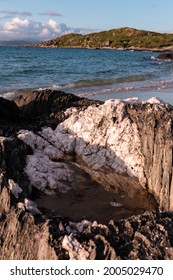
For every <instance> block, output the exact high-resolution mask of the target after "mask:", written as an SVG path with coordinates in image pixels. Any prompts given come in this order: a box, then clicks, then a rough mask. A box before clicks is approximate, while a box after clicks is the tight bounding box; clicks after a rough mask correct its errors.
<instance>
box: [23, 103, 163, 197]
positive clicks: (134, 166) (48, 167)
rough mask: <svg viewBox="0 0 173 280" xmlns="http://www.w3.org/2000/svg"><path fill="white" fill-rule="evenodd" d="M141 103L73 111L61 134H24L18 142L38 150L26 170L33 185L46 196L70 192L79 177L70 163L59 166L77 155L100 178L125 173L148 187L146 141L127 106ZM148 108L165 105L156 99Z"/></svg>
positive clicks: (58, 131) (48, 131)
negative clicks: (72, 155) (67, 157)
mask: <svg viewBox="0 0 173 280" xmlns="http://www.w3.org/2000/svg"><path fill="white" fill-rule="evenodd" d="M140 102H141V101H140V100H138V98H132V99H127V100H119V99H117V100H107V101H106V102H105V103H104V104H103V105H100V106H89V107H88V108H87V109H86V110H84V111H80V112H79V111H77V110H76V109H73V108H71V109H68V111H67V115H69V114H71V116H69V118H67V119H66V120H65V121H64V122H62V123H61V124H59V125H58V126H57V128H56V129H55V130H52V129H51V128H44V129H43V130H42V131H40V132H39V133H37V134H34V133H33V132H30V131H27V130H21V131H20V132H19V134H18V138H19V139H21V140H23V141H24V142H25V143H27V144H28V145H30V146H31V147H32V149H33V155H29V156H28V157H27V165H26V168H25V171H26V173H27V175H28V177H29V179H30V181H31V184H33V185H34V186H35V187H37V188H38V189H40V190H42V191H45V192H46V193H48V192H49V191H50V190H52V191H54V190H56V189H58V190H59V191H61V192H67V191H68V190H69V189H70V187H69V186H68V183H69V182H70V183H71V182H73V175H74V173H73V171H72V170H71V169H70V167H69V166H68V165H67V164H66V163H62V162H57V161H58V160H62V159H64V156H65V154H75V155H76V156H77V157H78V158H80V159H81V160H82V161H83V163H84V165H85V166H86V167H87V168H88V169H90V170H93V171H94V172H102V173H103V174H104V172H105V170H111V171H110V172H112V173H118V174H124V173H125V174H127V175H128V176H130V177H135V178H137V179H138V181H139V183H140V185H141V186H143V187H145V184H146V178H145V174H144V157H143V155H142V153H141V140H140V136H139V132H138V128H137V125H136V124H135V123H133V122H132V121H131V119H130V118H129V116H128V113H127V111H126V104H137V103H140ZM142 103H151V104H156V106H161V104H162V101H161V100H159V99H158V98H151V99H149V100H148V101H145V102H142ZM66 183H67V185H66Z"/></svg>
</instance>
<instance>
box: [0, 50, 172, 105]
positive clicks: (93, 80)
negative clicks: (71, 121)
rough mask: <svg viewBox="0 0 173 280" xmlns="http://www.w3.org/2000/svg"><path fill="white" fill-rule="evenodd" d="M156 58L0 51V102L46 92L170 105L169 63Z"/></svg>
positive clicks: (124, 53) (150, 54) (140, 54)
mask: <svg viewBox="0 0 173 280" xmlns="http://www.w3.org/2000/svg"><path fill="white" fill-rule="evenodd" d="M159 54H160V53H157V52H144V51H124V50H111V49H68V48H67V49H56V48H52V49H51V48H29V47H28V48H27V47H20V46H0V96H2V97H5V98H7V99H13V98H14V97H16V96H18V95H21V94H23V93H26V92H28V93H29V92H30V91H32V90H33V89H39V90H41V89H45V88H51V89H56V90H62V91H64V92H67V93H74V94H76V95H78V96H82V97H88V98H91V99H99V100H103V101H105V100H107V99H115V98H118V99H125V98H129V97H138V98H139V99H141V100H147V99H149V98H150V97H153V96H157V97H159V98H161V99H163V100H164V101H165V102H168V103H171V104H173V61H161V60H157V56H158V55H159Z"/></svg>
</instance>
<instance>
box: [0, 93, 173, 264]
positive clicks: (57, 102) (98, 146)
mask: <svg viewBox="0 0 173 280" xmlns="http://www.w3.org/2000/svg"><path fill="white" fill-rule="evenodd" d="M172 123H173V106H171V105H169V104H165V103H164V102H162V101H160V100H158V99H157V98H153V99H150V100H148V101H146V102H140V101H139V100H137V99H130V100H124V101H120V100H108V101H106V102H105V103H103V102H100V101H93V100H88V99H85V98H79V97H77V96H74V95H72V94H66V93H63V92H59V91H53V90H44V91H34V92H32V93H30V94H27V95H22V96H20V97H18V98H16V99H15V100H13V101H9V100H5V99H3V98H0V132H1V134H0V259H1V260H4V259H20V260H22V259H31V260H33V259H52V260H55V259H59V260H60V259H79V260H80V259H92V260H94V259H173V237H172V232H173V212H172V211H173V179H172V170H173V164H172V158H173V155H172V151H173V149H172V147H173V137H172Z"/></svg>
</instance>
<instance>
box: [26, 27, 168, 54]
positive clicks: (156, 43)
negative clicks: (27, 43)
mask: <svg viewBox="0 0 173 280" xmlns="http://www.w3.org/2000/svg"><path fill="white" fill-rule="evenodd" d="M31 47H41V48H89V49H120V50H121V49H122V50H139V51H169V52H173V34H168V33H158V32H151V31H145V30H138V29H134V28H129V27H123V28H118V29H111V30H108V31H101V32H96V33H90V34H87V35H82V34H66V35H63V36H61V37H58V38H55V39H52V40H49V41H45V42H41V43H38V44H33V45H31Z"/></svg>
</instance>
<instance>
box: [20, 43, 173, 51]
mask: <svg viewBox="0 0 173 280" xmlns="http://www.w3.org/2000/svg"><path fill="white" fill-rule="evenodd" d="M20 47H21V48H22V47H24V48H44V49H84V50H115V51H141V52H173V46H169V47H162V48H143V47H133V46H132V47H129V48H123V47H122V48H114V47H81V46H65V47H57V46H55V45H50V46H46V45H44V44H40V45H38V44H37V45H35V44H34V45H27V46H20Z"/></svg>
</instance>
